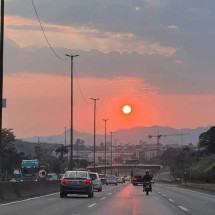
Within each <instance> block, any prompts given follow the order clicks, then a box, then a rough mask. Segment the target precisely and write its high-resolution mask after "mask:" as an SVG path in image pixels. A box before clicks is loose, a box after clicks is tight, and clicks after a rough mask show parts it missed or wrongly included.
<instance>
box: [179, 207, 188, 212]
mask: <svg viewBox="0 0 215 215" xmlns="http://www.w3.org/2000/svg"><path fill="white" fill-rule="evenodd" d="M178 207H179V208H180V209H181V210H183V211H186V212H187V211H189V210H188V209H187V208H185V207H183V206H178Z"/></svg>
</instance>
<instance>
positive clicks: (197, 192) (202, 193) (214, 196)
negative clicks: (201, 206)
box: [180, 187, 215, 198]
mask: <svg viewBox="0 0 215 215" xmlns="http://www.w3.org/2000/svg"><path fill="white" fill-rule="evenodd" d="M180 189H181V190H186V191H189V192H191V193H196V194H201V195H204V196H208V197H212V198H215V195H210V194H207V193H204V192H200V191H195V190H190V189H185V188H181V187H180Z"/></svg>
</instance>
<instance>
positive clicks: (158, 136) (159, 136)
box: [148, 131, 190, 156]
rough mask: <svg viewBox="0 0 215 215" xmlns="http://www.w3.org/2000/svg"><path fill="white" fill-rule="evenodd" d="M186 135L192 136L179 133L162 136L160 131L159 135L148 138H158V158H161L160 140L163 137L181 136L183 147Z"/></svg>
mask: <svg viewBox="0 0 215 215" xmlns="http://www.w3.org/2000/svg"><path fill="white" fill-rule="evenodd" d="M184 135H190V134H189V133H178V134H160V133H159V131H158V134H157V135H149V136H148V137H149V138H153V137H156V138H157V154H158V156H160V142H159V141H160V139H161V137H167V136H181V138H182V139H181V140H182V145H183V144H184V139H183V137H184Z"/></svg>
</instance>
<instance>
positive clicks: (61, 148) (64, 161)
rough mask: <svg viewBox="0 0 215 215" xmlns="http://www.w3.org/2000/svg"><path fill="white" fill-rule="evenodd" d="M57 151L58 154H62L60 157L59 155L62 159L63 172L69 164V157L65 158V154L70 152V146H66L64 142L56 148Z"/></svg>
mask: <svg viewBox="0 0 215 215" xmlns="http://www.w3.org/2000/svg"><path fill="white" fill-rule="evenodd" d="M55 152H56V153H57V154H60V157H59V160H60V163H61V164H60V166H61V171H60V172H61V173H62V171H63V170H64V169H65V168H66V167H67V165H68V160H67V158H65V156H64V155H65V154H67V153H68V148H67V146H64V145H63V144H62V145H61V146H59V147H58V148H57V149H56V150H55Z"/></svg>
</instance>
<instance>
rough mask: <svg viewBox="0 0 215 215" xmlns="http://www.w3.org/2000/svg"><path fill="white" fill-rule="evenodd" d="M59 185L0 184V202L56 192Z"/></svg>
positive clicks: (51, 182) (55, 183)
mask: <svg viewBox="0 0 215 215" xmlns="http://www.w3.org/2000/svg"><path fill="white" fill-rule="evenodd" d="M59 183H60V182H59V181H38V182H36V181H26V182H0V201H14V200H18V199H23V198H28V197H34V196H40V195H46V194H50V193H54V192H58V191H59V187H60V186H59V185H60V184H59Z"/></svg>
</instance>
